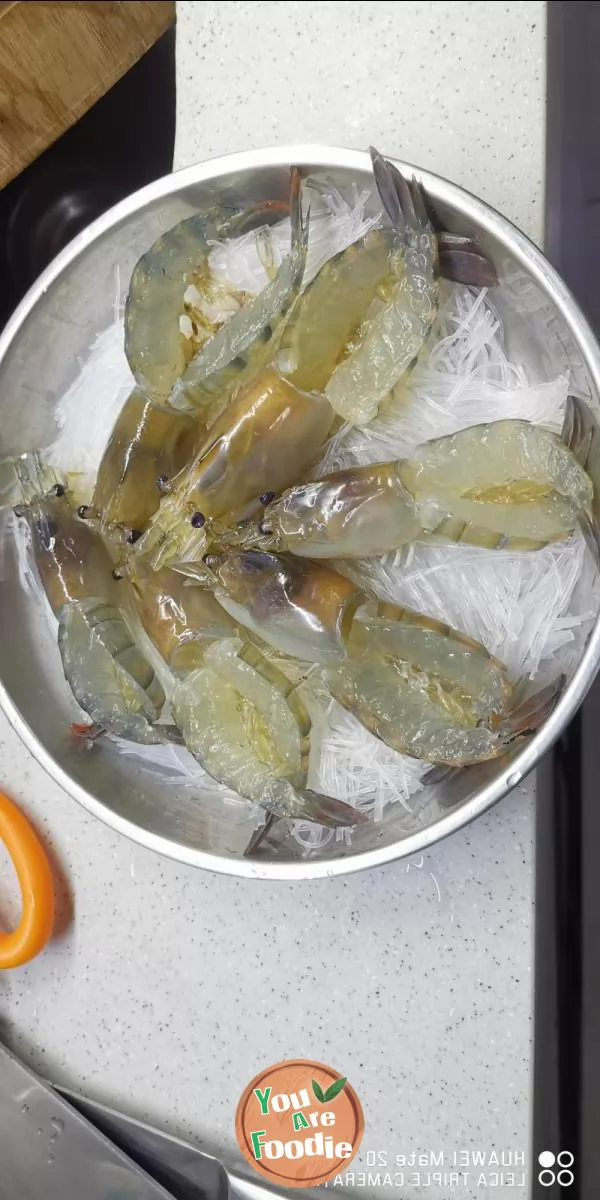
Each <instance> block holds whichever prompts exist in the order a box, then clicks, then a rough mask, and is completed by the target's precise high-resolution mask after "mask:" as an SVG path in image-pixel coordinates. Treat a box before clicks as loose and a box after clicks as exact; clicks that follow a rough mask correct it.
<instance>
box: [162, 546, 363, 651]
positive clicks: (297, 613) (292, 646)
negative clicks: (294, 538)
mask: <svg viewBox="0 0 600 1200" xmlns="http://www.w3.org/2000/svg"><path fill="white" fill-rule="evenodd" d="M206 565H207V567H208V570H209V571H210V572H211V573H212V575H213V577H214V579H215V581H216V582H215V589H214V591H215V595H216V597H217V600H218V601H219V603H220V604H222V605H223V607H224V608H225V609H226V610H227V612H228V613H229V614H230V616H232V617H233V618H234V620H236V621H239V622H240V623H241V624H243V625H245V626H246V627H247V628H248V629H250V630H251V631H252V632H253V633H254V634H256V635H257V636H259V637H261V638H262V639H263V641H265V642H267V643H268V644H269V645H271V646H274V647H275V648H276V649H277V650H281V651H282V652H283V653H284V654H289V655H291V656H292V657H296V658H302V659H305V660H307V661H315V662H327V661H329V660H331V659H337V658H341V657H342V656H343V655H344V653H345V641H346V637H347V633H348V630H349V628H350V625H351V623H352V620H353V618H354V613H355V611H356V608H357V606H358V605H359V604H361V603H364V599H365V597H364V596H363V594H362V593H361V592H360V591H359V590H358V589H357V588H356V586H355V584H353V583H351V582H350V580H348V579H345V578H344V576H343V575H338V574H337V572H336V571H332V570H330V569H329V568H328V567H324V566H320V565H319V564H317V563H311V562H306V561H303V560H298V559H294V558H291V557H288V556H283V555H282V556H278V555H275V554H268V553H266V552H265V551H262V550H232V551H230V552H226V553H218V552H217V553H215V554H208V555H207V556H206ZM184 569H187V568H184ZM189 569H190V570H191V571H194V568H193V567H191V568H189ZM194 573H195V572H194ZM199 575H200V577H202V573H201V571H199Z"/></svg>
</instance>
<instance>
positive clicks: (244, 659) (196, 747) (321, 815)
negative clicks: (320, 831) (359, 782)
mask: <svg viewBox="0 0 600 1200" xmlns="http://www.w3.org/2000/svg"><path fill="white" fill-rule="evenodd" d="M238 645H239V643H237V642H236V641H233V642H232V641H229V640H225V641H220V642H214V643H213V644H212V645H210V646H209V647H208V649H207V651H206V656H205V666H204V667H203V668H201V669H199V670H196V671H192V672H191V674H189V675H187V676H186V678H185V679H183V680H182V681H181V682H180V683H178V684H177V686H176V688H175V691H174V693H173V698H172V708H173V713H174V716H175V720H176V721H177V724H178V725H179V727H180V729H181V731H182V733H183V736H184V739H185V744H186V746H187V747H188V748H189V750H191V752H192V754H193V755H194V756H195V757H196V758H197V759H198V761H199V762H200V763H201V764H202V766H203V767H204V769H205V770H206V771H208V773H209V774H210V775H212V776H213V778H215V779H218V780H219V781H220V782H221V783H224V784H225V785H226V786H227V787H230V788H232V789H233V790H234V791H236V792H238V794H239V795H241V796H245V797H246V799H248V800H252V801H254V803H256V804H260V805H261V806H262V807H263V808H264V809H266V810H267V811H268V812H269V813H271V814H272V815H273V817H275V818H281V817H283V818H292V819H298V820H308V821H316V822H318V823H319V824H321V825H330V826H339V825H346V826H355V825H359V824H360V823H361V822H363V821H364V820H365V817H364V815H363V814H362V813H360V812H358V811H357V810H356V809H353V808H351V807H350V805H347V804H344V803H343V802H342V801H340V800H334V799H332V798H331V797H329V796H322V795H319V794H318V793H316V792H312V791H310V790H309V789H307V788H306V774H307V769H308V739H309V735H310V718H309V716H308V712H307V710H306V708H305V706H304V704H303V703H302V701H301V700H300V699H299V697H298V694H297V692H296V690H295V689H294V688H293V686H292V684H291V683H290V681H289V680H288V679H287V677H286V676H285V675H284V674H283V673H282V672H281V671H279V670H278V668H276V667H275V666H274V665H273V664H272V663H271V664H269V663H266V660H264V658H263V656H262V655H261V654H260V652H259V651H258V650H257V649H255V647H253V646H251V645H249V644H248V643H246V644H245V645H243V646H242V647H241V649H238ZM257 664H258V669H257ZM265 667H266V668H267V670H265ZM263 832H264V831H261V833H263ZM255 844H256V839H253V841H252V847H253V848H254V846H255Z"/></svg>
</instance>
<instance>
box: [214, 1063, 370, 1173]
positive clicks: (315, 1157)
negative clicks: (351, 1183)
mask: <svg viewBox="0 0 600 1200" xmlns="http://www.w3.org/2000/svg"><path fill="white" fill-rule="evenodd" d="M364 1128H365V1122H364V1117H363V1111H362V1108H361V1103H360V1100H359V1099H358V1096H357V1095H356V1092H355V1091H354V1088H353V1087H352V1086H351V1085H350V1084H349V1083H348V1080H347V1079H346V1078H345V1077H344V1076H342V1075H340V1074H339V1072H337V1071H334V1070H332V1068H331V1067H327V1066H325V1064H324V1063H318V1062H312V1061H311V1060H310V1059H305V1058H300V1059H294V1060H293V1061H288V1062H281V1063H276V1064H275V1065H274V1066H272V1067H266V1068H265V1070H264V1071H261V1072H260V1074H259V1075H256V1076H255V1078H254V1079H253V1080H252V1081H251V1083H249V1084H248V1087H247V1088H246V1089H245V1091H244V1092H243V1095H242V1097H241V1099H240V1102H239V1104H238V1107H237V1113H236V1118H235V1132H236V1136H237V1140H238V1143H239V1146H240V1149H241V1151H242V1154H243V1155H244V1157H245V1158H246V1159H247V1161H248V1162H249V1163H251V1164H252V1166H253V1167H254V1168H255V1170H256V1171H258V1172H259V1174H260V1175H263V1176H264V1177H265V1178H266V1179H269V1180H270V1181H271V1183H274V1184H280V1185H282V1186H283V1187H315V1186H317V1185H318V1184H321V1183H325V1181H326V1180H327V1179H331V1178H333V1176H334V1175H337V1174H338V1173H339V1172H340V1171H341V1170H344V1169H345V1168H346V1167H347V1166H348V1163H349V1162H350V1160H351V1159H352V1158H354V1155H355V1154H356V1152H357V1150H358V1148H359V1146H360V1142H361V1138H362V1135H363V1133H364Z"/></svg>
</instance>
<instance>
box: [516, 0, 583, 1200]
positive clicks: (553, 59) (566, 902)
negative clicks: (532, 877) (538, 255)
mask: <svg viewBox="0 0 600 1200" xmlns="http://www.w3.org/2000/svg"><path fill="white" fill-rule="evenodd" d="M599 80H600V4H598V3H573V2H572V0H570V2H569V3H563V2H562V0H561V2H558V0H551V2H550V3H549V5H548V125H547V180H546V205H547V233H546V252H547V254H548V257H549V258H550V260H551V261H552V262H553V263H554V265H555V266H556V267H557V268H558V270H559V271H560V273H561V275H562V276H563V278H564V279H565V281H566V283H567V284H568V285H569V286H570V288H571V289H572V291H573V293H574V295H575V297H576V298H577V300H578V301H579V303H580V305H581V306H582V308H583V309H584V311H585V312H586V314H587V316H588V318H589V320H590V321H591V323H592V324H593V326H594V328H595V329H596V332H597V333H599V332H600V291H599V289H598V284H597V272H598V264H599V263H600V86H599ZM599 775H600V681H598V680H596V682H595V683H594V684H593V685H592V688H591V690H590V692H589V694H588V696H587V698H586V700H585V701H584V703H583V705H582V707H581V709H580V711H579V713H578V714H577V716H576V717H575V719H574V720H573V721H572V723H571V725H570V727H569V728H568V729H567V730H566V731H565V733H564V734H563V736H562V737H561V738H560V740H559V742H558V743H557V745H556V746H555V748H554V750H553V751H552V752H551V754H549V755H548V756H547V758H546V760H545V761H544V763H543V764H542V767H541V769H540V772H539V779H538V799H537V818H536V825H537V829H536V838H537V867H536V961H535V1056H534V1057H535V1067H534V1134H533V1141H534V1145H533V1161H534V1170H533V1175H534V1184H533V1188H532V1194H533V1196H534V1197H535V1198H536V1200H537V1197H543V1196H545V1197H559V1196H568V1197H569V1198H570V1200H596V1198H597V1197H598V1196H600V853H599V852H600V786H599ZM544 1150H546V1151H551V1152H552V1153H554V1154H555V1155H557V1154H558V1153H559V1152H560V1151H570V1152H571V1153H573V1154H574V1155H575V1162H574V1165H573V1172H574V1174H575V1180H574V1183H573V1184H572V1185H571V1186H570V1187H560V1186H559V1185H558V1183H556V1184H555V1185H554V1186H551V1187H542V1186H541V1185H540V1184H539V1183H536V1182H535V1179H536V1176H537V1174H538V1170H539V1165H538V1161H537V1160H538V1155H539V1154H540V1152H541V1151H544Z"/></svg>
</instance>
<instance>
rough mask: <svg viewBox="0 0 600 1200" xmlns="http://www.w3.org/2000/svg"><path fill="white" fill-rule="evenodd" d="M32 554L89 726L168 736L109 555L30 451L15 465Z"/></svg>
mask: <svg viewBox="0 0 600 1200" xmlns="http://www.w3.org/2000/svg"><path fill="white" fill-rule="evenodd" d="M18 476H19V479H20V482H21V487H22V492H23V498H24V500H25V504H24V506H22V507H21V508H20V509H19V511H20V514H21V515H22V516H24V517H25V519H26V520H27V523H28V525H29V528H30V531H31V539H32V550H33V559H34V562H35V565H36V568H37V570H38V573H39V576H40V580H41V583H42V587H43V588H44V591H45V593H46V596H47V597H48V601H49V603H50V606H51V608H52V611H53V613H54V614H55V615H56V617H57V619H58V624H59V630H58V643H59V649H60V654H61V658H62V663H63V669H64V672H65V677H66V680H67V683H68V684H69V686H70V688H71V690H72V692H73V694H74V696H75V698H76V699H77V701H78V702H79V704H80V705H81V707H82V708H83V709H84V710H85V711H86V712H87V713H88V715H89V716H90V718H91V720H92V722H93V724H94V725H97V726H99V727H100V728H102V729H106V730H108V731H109V732H110V733H113V734H115V735H116V736H119V737H125V738H129V739H131V740H133V741H138V742H160V741H165V740H171V738H172V736H173V730H172V729H171V728H170V727H168V726H161V727H159V726H157V727H156V729H155V728H154V722H155V721H157V720H158V717H159V715H160V710H161V708H162V706H163V704H164V700H165V696H164V692H163V690H162V687H161V686H160V683H159V682H158V680H157V678H156V676H155V673H154V671H153V669H152V667H151V666H150V663H149V662H148V661H147V660H146V659H145V658H144V656H143V654H142V653H141V652H140V650H139V649H138V648H137V646H136V645H135V642H134V640H133V638H132V636H131V633H130V631H129V629H128V626H127V624H126V622H125V619H124V616H123V614H122V613H121V612H120V611H119V610H118V608H117V607H116V606H115V603H114V600H115V596H116V591H115V589H116V585H115V583H114V581H113V579H112V575H111V572H112V560H111V558H110V555H109V553H108V550H107V549H106V547H105V545H104V543H103V541H102V539H101V537H100V535H99V534H98V533H97V532H96V531H95V530H94V529H93V528H92V527H91V526H90V525H88V524H86V523H85V522H83V521H78V520H77V518H76V517H75V514H74V513H73V511H72V509H71V507H70V505H69V502H68V500H67V499H66V496H65V487H64V485H62V484H53V485H52V488H53V490H52V492H51V493H50V494H46V487H47V484H48V481H49V479H50V478H52V476H50V475H49V474H48V473H47V472H46V470H45V468H44V467H43V466H42V464H41V463H40V461H39V459H38V458H37V456H26V457H25V459H23V460H21V461H20V462H19V464H18Z"/></svg>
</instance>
